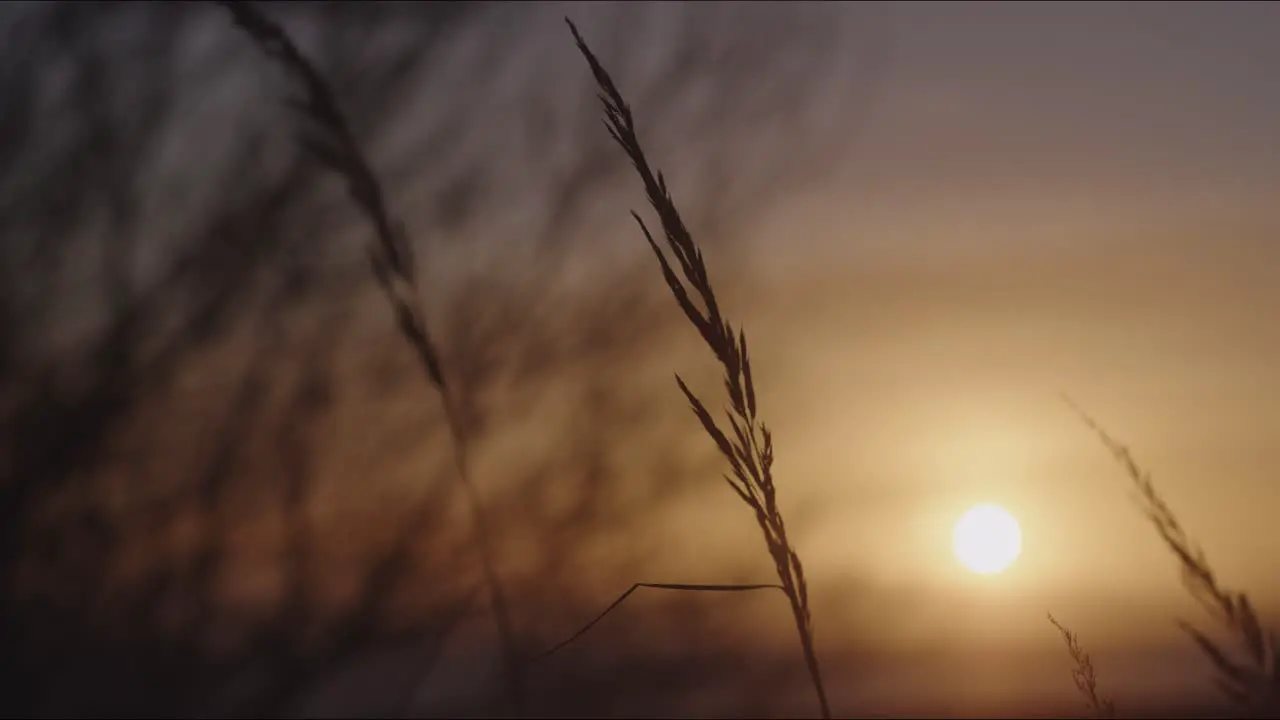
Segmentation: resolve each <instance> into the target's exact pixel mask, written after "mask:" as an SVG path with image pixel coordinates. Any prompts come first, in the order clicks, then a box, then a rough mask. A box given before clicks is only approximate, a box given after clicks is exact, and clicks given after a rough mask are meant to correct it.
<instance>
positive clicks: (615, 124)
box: [557, 18, 831, 718]
mask: <svg viewBox="0 0 1280 720" xmlns="http://www.w3.org/2000/svg"><path fill="white" fill-rule="evenodd" d="M565 22H566V23H568V25H569V30H570V32H572V33H573V37H574V40H575V41H576V42H577V45H578V50H579V51H580V52H581V53H582V55H583V57H584V58H586V61H587V64H588V65H589V66H590V67H591V72H592V74H593V75H594V76H595V79H596V84H597V85H598V86H599V88H600V94H599V98H600V102H601V104H602V105H603V107H604V114H605V126H606V128H607V129H608V130H609V134H610V135H611V136H612V137H613V139H614V140H615V141H616V142H617V143H618V145H619V147H621V148H622V150H623V151H624V152H625V153H626V154H627V157H628V158H630V159H631V162H632V164H633V166H634V167H635V170H636V173H637V174H638V175H639V176H640V180H641V181H642V182H643V183H644V188H645V194H646V195H647V197H648V199H649V203H650V205H652V206H653V209H654V211H655V212H657V214H658V218H659V221H660V224H661V226H662V229H663V231H664V234H665V239H666V245H667V247H668V248H669V249H670V251H671V253H672V254H673V255H674V256H675V258H676V262H677V263H678V264H679V267H680V273H679V275H677V273H676V271H675V270H674V269H673V267H672V264H671V262H670V261H669V260H668V259H667V256H666V254H665V253H664V252H663V250H662V249H661V248H660V247H659V246H658V243H657V241H656V240H655V239H654V237H653V234H652V233H651V232H650V231H649V228H648V226H647V225H646V224H645V222H644V220H643V219H641V217H640V215H639V214H637V213H636V212H634V211H632V213H631V215H632V217H634V218H635V220H636V223H637V224H638V225H639V226H640V231H641V232H642V233H644V237H645V240H646V241H648V243H649V247H650V248H651V249H652V250H653V253H654V255H655V256H656V257H657V259H658V265H659V267H660V268H661V270H662V277H663V279H664V280H666V283H667V286H668V287H669V288H670V289H671V293H672V295H673V296H674V297H675V299H676V302H677V304H678V305H679V306H680V309H681V310H682V311H683V312H684V314H685V317H687V318H688V319H689V322H691V323H692V324H693V326H694V327H695V328H696V329H697V331H698V334H699V335H701V337H702V339H703V341H704V342H706V344H707V347H708V348H709V349H710V350H711V352H712V354H713V355H715V357H716V359H717V360H718V361H719V362H720V364H721V366H722V367H723V369H724V386H725V390H726V392H727V393H728V396H729V404H730V407H729V410H728V411H727V412H726V416H727V419H728V422H729V427H730V428H731V430H732V432H733V439H732V440H731V439H730V438H729V436H728V435H727V434H726V433H725V431H723V430H722V429H721V428H720V426H719V425H718V424H717V423H716V421H715V420H714V419H713V418H712V417H711V413H710V412H709V411H708V410H707V408H706V405H705V404H704V403H703V402H702V401H701V400H700V399H699V398H698V397H697V396H696V395H695V394H694V393H693V391H691V390H690V389H689V387H688V386H687V385H686V384H685V382H684V380H683V379H682V378H681V377H680V375H679V374H677V375H676V383H677V384H678V385H679V387H680V390H681V392H683V393H684V396H685V398H687V399H688V401H689V404H690V406H691V407H692V409H693V412H694V414H695V415H697V417H698V420H699V421H700V422H701V423H702V427H703V428H704V429H705V430H706V432H707V434H708V435H709V436H711V439H712V440H713V441H715V444H716V447H717V448H718V449H719V450H720V452H721V454H722V455H724V457H725V459H726V460H728V461H729V465H730V467H731V468H732V470H733V476H732V477H730V476H729V475H725V476H724V479H725V481H726V482H727V483H728V484H729V487H731V488H732V489H733V491H734V492H735V493H736V494H737V495H738V497H739V498H741V499H742V501H743V502H744V503H746V504H747V506H748V507H750V508H751V509H752V511H753V512H754V513H755V517H756V522H757V524H758V525H759V526H760V530H761V532H762V533H763V535H764V540H765V545H766V547H767V548H768V551H769V555H770V557H771V558H772V559H773V562H774V568H775V570H776V571H777V574H778V579H779V580H780V581H781V585H778V586H771V585H751V586H708V585H683V584H667V583H640V584H637V585H634V586H632V587H631V588H630V589H628V590H627V591H626V592H625V593H623V595H622V597H620V598H619V599H618V600H616V601H615V602H614V603H613V604H612V605H610V606H609V608H608V609H607V610H605V612H604V613H602V614H601V616H600V617H603V615H604V614H607V613H608V612H609V611H610V610H612V609H613V608H615V607H617V606H618V605H619V604H620V603H621V602H622V601H623V600H625V599H626V598H627V596H629V595H630V594H631V593H632V592H634V591H635V590H636V589H637V588H639V587H653V588H660V589H671V590H692V591H709V590H714V591H743V590H758V589H764V588H768V587H779V588H780V589H781V590H782V591H783V592H784V593H785V594H786V596H787V599H788V600H789V601H790V603H791V611H792V614H793V616H794V619H795V624H796V632H797V633H798V634H799V637H800V645H801V648H802V650H803V652H804V658H805V664H806V666H807V668H808V671H809V677H810V678H811V680H812V681H813V687H814V691H815V692H816V693H817V696H818V704H819V706H820V708H821V710H822V716H823V717H824V718H829V717H830V716H831V709H830V706H829V705H828V702H827V695H826V690H825V688H824V686H823V683H822V672H821V667H820V665H819V662H818V656H817V652H816V650H815V648H814V642H813V619H812V616H811V614H810V611H809V588H808V584H807V582H806V581H805V576H804V567H803V565H802V564H801V562H800V556H799V555H798V554H797V553H796V551H795V548H794V546H793V545H792V544H791V541H790V540H789V539H788V537H787V529H786V524H785V523H784V521H783V517H782V511H781V509H780V508H779V507H778V500H777V489H776V486H775V484H774V479H773V435H772V433H771V432H770V431H769V428H768V427H767V426H766V425H765V423H764V422H763V421H762V420H760V418H759V416H758V415H757V410H758V408H757V406H756V390H755V384H754V382H753V381H752V377H751V360H750V356H749V354H748V352H747V337H746V333H745V331H743V330H741V329H739V330H737V331H735V330H734V328H733V325H732V324H731V323H730V322H729V320H728V319H727V318H725V317H724V316H723V315H722V314H721V311H720V306H719V303H718V302H717V300H716V296H715V293H714V291H713V290H712V286H711V280H710V278H709V276H708V273H707V268H706V265H705V263H704V262H703V258H702V250H701V248H699V247H698V245H697V243H696V242H695V241H694V239H693V236H692V235H691V234H690V232H689V230H688V228H687V227H686V226H685V223H684V220H683V219H682V218H681V216H680V213H679V211H678V210H677V209H676V205H675V201H674V200H673V199H672V197H671V193H670V192H669V191H668V190H667V185H666V181H665V180H664V179H663V177H662V173H661V172H657V173H655V171H654V170H653V169H652V168H651V166H650V165H649V161H648V159H647V158H646V157H645V155H644V151H643V149H642V148H641V146H640V141H639V138H638V137H637V136H636V129H635V122H634V119H633V117H632V114H631V108H630V106H628V105H627V102H626V100H624V99H623V97H622V94H621V92H620V91H619V90H618V88H617V86H616V85H614V82H613V79H612V78H610V76H609V73H608V72H607V71H605V69H604V67H603V66H602V65H601V64H600V62H599V60H597V59H596V57H595V55H594V54H593V53H592V52H591V49H590V48H589V47H588V46H587V43H586V41H585V40H583V38H582V35H581V34H580V33H579V32H578V28H577V27H576V26H574V24H573V22H572V21H571V20H569V19H568V18H566V19H565ZM694 295H696V296H697V297H698V299H699V301H700V304H701V307H699V303H698V302H695V301H694V299H693V296H694ZM600 617H597V618H596V619H595V620H593V621H592V622H591V623H590V624H588V626H587V627H586V628H584V629H583V630H582V631H579V632H578V633H576V634H575V635H574V636H573V637H571V638H570V639H569V640H568V641H565V643H567V642H570V641H572V640H573V639H574V638H576V637H577V636H579V635H581V633H582V632H585V630H586V629H589V628H590V627H591V625H594V624H595V623H596V622H599V620H600ZM565 643H561V644H560V645H558V646H557V648H558V647H562V646H563V645H564V644H565Z"/></svg>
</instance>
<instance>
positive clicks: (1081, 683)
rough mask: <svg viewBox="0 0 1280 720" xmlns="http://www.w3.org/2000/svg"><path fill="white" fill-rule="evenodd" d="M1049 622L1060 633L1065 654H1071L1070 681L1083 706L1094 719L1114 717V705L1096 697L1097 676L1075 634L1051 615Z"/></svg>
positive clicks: (1091, 662) (1090, 659)
mask: <svg viewBox="0 0 1280 720" xmlns="http://www.w3.org/2000/svg"><path fill="white" fill-rule="evenodd" d="M1049 622H1051V623H1053V626H1054V627H1056V628H1058V632H1060V633H1062V640H1063V642H1065V643H1066V644H1067V652H1068V653H1070V654H1071V659H1072V661H1074V662H1075V664H1076V666H1075V667H1074V668H1071V679H1072V680H1074V681H1075V683H1076V689H1077V690H1079V691H1080V695H1081V696H1082V697H1083V698H1084V702H1085V705H1086V706H1088V708H1089V710H1090V711H1091V712H1092V713H1093V715H1094V717H1098V718H1113V717H1115V716H1116V708H1115V705H1114V704H1113V703H1112V702H1111V701H1110V700H1108V699H1106V698H1104V697H1102V696H1100V695H1098V676H1097V674H1096V673H1095V672H1094V669H1093V660H1092V658H1090V657H1089V653H1087V652H1085V651H1084V648H1082V647H1080V639H1079V638H1078V637H1077V636H1076V634H1075V633H1073V632H1071V631H1070V630H1068V629H1067V628H1066V627H1065V626H1064V625H1063V624H1062V623H1060V622H1058V621H1057V619H1056V618H1054V617H1053V615H1049Z"/></svg>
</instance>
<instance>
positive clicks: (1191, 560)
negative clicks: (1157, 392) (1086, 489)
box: [1066, 399, 1280, 717]
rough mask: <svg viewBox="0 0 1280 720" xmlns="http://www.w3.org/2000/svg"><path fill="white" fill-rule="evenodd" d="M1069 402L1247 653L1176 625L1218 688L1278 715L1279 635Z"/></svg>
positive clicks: (1120, 451) (1189, 579)
mask: <svg viewBox="0 0 1280 720" xmlns="http://www.w3.org/2000/svg"><path fill="white" fill-rule="evenodd" d="M1066 402H1067V404H1068V405H1069V406H1070V407H1071V409H1072V410H1074V411H1075V413H1076V414H1077V415H1078V416H1079V417H1080V419H1081V420H1082V421H1083V422H1084V423H1085V425H1087V426H1088V427H1089V429H1091V430H1092V431H1093V432H1094V434H1095V435H1097V437H1098V439H1099V440H1101V441H1102V444H1103V445H1104V446H1105V447H1106V448H1107V450H1108V451H1109V452H1110V453H1111V455H1112V457H1114V458H1115V459H1116V461H1118V462H1119V463H1120V465H1121V467H1123V468H1124V472H1125V474H1126V475H1127V476H1128V478H1129V480H1130V482H1131V483H1132V485H1133V487H1134V489H1135V490H1136V491H1137V497H1138V502H1139V505H1140V506H1141V508H1142V512H1143V514H1144V515H1145V516H1146V518H1147V520H1148V521H1150V522H1151V524H1152V526H1153V527H1154V528H1155V529H1156V532H1157V533H1159V535H1160V539H1161V540H1163V541H1164V544H1165V547H1167V548H1168V549H1169V551H1170V552H1172V553H1173V555H1174V557H1176V558H1177V560H1178V566H1179V569H1180V571H1181V574H1182V584H1183V587H1185V588H1186V589H1187V592H1189V593H1190V594H1191V596H1192V597H1193V598H1194V599H1195V600H1196V602H1197V604H1199V605H1200V607H1201V608H1203V609H1204V610H1205V612H1206V613H1207V614H1208V615H1209V616H1210V617H1211V618H1212V619H1213V621H1214V622H1215V623H1216V624H1217V625H1218V626H1219V627H1221V628H1222V629H1224V630H1226V631H1227V632H1228V633H1230V634H1231V635H1233V636H1234V639H1235V640H1236V643H1237V644H1238V645H1239V646H1240V647H1241V648H1242V649H1243V650H1244V660H1243V661H1239V660H1237V659H1234V658H1233V657H1232V655H1233V653H1231V652H1229V651H1228V650H1225V649H1224V648H1223V647H1222V646H1221V645H1219V644H1218V643H1215V642H1214V641H1213V640H1211V639H1210V638H1209V636H1208V635H1207V634H1206V633H1205V632H1204V631H1203V630H1201V629H1199V628H1197V627H1195V626H1194V625H1192V624H1191V623H1189V622H1187V621H1185V620H1179V621H1178V626H1179V627H1181V628H1182V629H1183V631H1184V632H1186V633H1187V635H1189V636H1190V637H1191V639H1192V641H1193V642H1194V643H1195V644H1196V647H1198V648H1199V649H1200V651H1201V652H1202V653H1203V654H1204V655H1205V657H1207V658H1208V659H1209V661H1210V662H1211V663H1212V664H1213V667H1214V670H1215V671H1216V673H1217V677H1216V678H1215V680H1216V682H1217V685H1218V687H1219V688H1220V689H1221V691H1222V692H1223V693H1224V694H1225V695H1226V696H1227V697H1228V698H1229V699H1230V700H1231V701H1232V702H1233V703H1235V704H1236V705H1237V706H1238V707H1239V708H1240V709H1241V710H1244V711H1248V712H1252V713H1261V714H1262V715H1263V716H1267V717H1274V714H1275V713H1276V711H1277V710H1280V642H1277V638H1276V634H1275V632H1274V631H1273V630H1268V629H1266V628H1263V627H1262V623H1261V622H1260V621H1259V619H1258V615H1257V612H1255V611H1254V608H1253V604H1252V603H1251V602H1250V601H1249V598H1248V596H1246V595H1245V593H1243V592H1234V591H1231V590H1228V589H1226V588H1225V587H1223V586H1222V584H1221V583H1220V582H1219V581H1218V578H1217V575H1216V574H1215V573H1214V571H1213V569H1212V568H1211V567H1210V566H1209V561H1208V559H1207V558H1206V557H1205V554H1204V552H1203V551H1202V550H1201V549H1200V548H1199V546H1197V545H1196V544H1195V543H1194V542H1192V540H1191V538H1190V536H1189V535H1188V534H1187V531H1186V530H1185V529H1184V528H1183V527H1182V524H1181V523H1179V522H1178V519H1177V517H1176V516H1174V514H1173V510H1172V509H1170V507H1169V505H1168V504H1167V503H1166V502H1165V501H1164V499H1163V498H1162V497H1160V495H1159V493H1158V492H1157V491H1156V487H1155V483H1154V482H1153V481H1152V479H1151V474H1150V473H1149V472H1147V471H1146V470H1143V469H1142V467H1141V466H1139V465H1138V462H1137V460H1135V459H1134V457H1133V453H1132V452H1131V451H1130V450H1129V448H1128V447H1126V446H1125V445H1123V444H1121V443H1120V442H1118V441H1117V440H1115V439H1114V438H1112V437H1111V435H1109V434H1108V433H1107V432H1106V431H1105V430H1103V429H1102V426H1101V425H1099V424H1098V423H1097V422H1096V421H1095V420H1094V419H1093V418H1092V417H1091V416H1089V415H1088V414H1086V413H1085V412H1084V411H1083V410H1081V409H1080V407H1079V406H1077V405H1076V404H1075V403H1074V402H1072V401H1071V400H1070V399H1066Z"/></svg>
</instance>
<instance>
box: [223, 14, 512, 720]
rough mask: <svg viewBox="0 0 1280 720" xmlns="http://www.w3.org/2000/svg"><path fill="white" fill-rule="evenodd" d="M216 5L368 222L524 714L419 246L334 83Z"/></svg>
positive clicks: (254, 20)
mask: <svg viewBox="0 0 1280 720" xmlns="http://www.w3.org/2000/svg"><path fill="white" fill-rule="evenodd" d="M217 4H219V5H221V6H222V7H224V8H226V9H227V11H228V12H230V13H231V16H232V18H233V19H234V21H235V23H236V25H237V26H239V27H240V29H241V30H243V31H244V32H245V33H246V34H247V35H248V36H249V37H250V38H251V39H252V40H253V41H254V43H255V44H256V45H257V46H258V48H259V49H260V50H261V51H262V52H263V53H264V54H265V55H266V56H267V57H268V58H269V59H270V60H272V61H273V62H275V63H276V65H278V66H279V67H280V68H281V69H282V70H284V72H285V74H286V75H288V76H289V77H290V78H291V79H292V80H293V81H294V82H295V83H296V84H297V85H298V86H300V88H301V90H302V95H303V97H302V98H301V99H298V100H294V101H292V102H291V104H292V105H293V107H294V109H295V110H297V112H298V114H299V115H300V116H301V117H302V118H303V119H304V120H305V121H307V123H308V126H309V127H308V131H307V132H306V133H305V134H304V135H303V138H302V144H303V146H304V148H305V149H306V150H308V151H309V152H310V153H311V154H312V155H313V156H314V157H315V158H316V159H317V160H319V161H320V162H321V163H322V164H324V165H325V166H326V167H328V168H329V169H330V170H331V171H333V172H334V173H335V174H337V175H338V176H339V177H341V178H342V179H344V180H345V181H346V183H347V190H348V193H349V194H350V197H351V199H352V201H353V202H354V203H355V205H356V207H357V208H359V210H360V211H361V212H362V213H363V214H364V216H365V217H366V218H367V219H368V221H369V224H370V226H371V230H372V232H371V233H370V237H369V244H368V248H367V250H368V256H369V263H370V265H371V267H372V269H373V275H374V277H375V278H376V279H377V282H378V285H379V287H381V289H382V291H383V294H384V295H385V296H386V299H387V301H388V303H389V304H390V305H391V309H392V312H393V313H394V315H395V319H396V323H397V327H398V329H399V331H400V334H401V335H402V336H403V337H404V339H405V341H406V342H408V343H409V345H410V346H411V347H412V348H413V351H414V352H415V354H416V355H417V358H418V363H419V365H420V366H421V367H422V370H423V372H424V373H425V374H426V378H427V381H428V382H429V383H430V384H431V386H432V387H434V388H435V389H436V391H437V392H438V393H439V395H440V399H441V403H442V405H443V407H444V414H445V419H446V423H447V424H448V427H449V433H450V436H451V440H452V447H453V456H454V462H455V465H456V467H457V473H458V479H459V481H460V484H461V487H462V490H463V492H464V494H465V497H466V499H467V503H468V505H469V507H470V509H471V519H472V537H473V542H474V545H475V548H476V550H477V553H478V555H479V557H480V565H481V567H482V570H483V573H484V578H485V584H486V585H487V587H488V591H489V598H490V605H491V608H492V614H493V620H494V624H495V626H496V628H497V632H498V637H499V640H500V643H501V646H502V652H503V660H504V668H505V672H506V679H507V685H508V692H509V695H510V701H511V704H512V707H513V709H514V710H515V712H516V714H517V715H519V716H523V715H524V679H523V675H524V671H523V664H524V663H523V661H522V659H521V657H520V651H519V647H518V645H517V641H516V633H515V628H514V625H513V623H512V620H511V613H510V611H509V609H508V607H507V600H506V593H505V591H504V589H503V586H502V583H501V580H500V578H499V577H498V573H497V570H496V567H495V562H494V556H493V550H492V548H490V546H489V537H490V531H489V521H488V518H487V516H486V512H485V507H484V502H483V500H482V498H481V496H480V493H479V490H478V489H477V488H476V486H475V484H474V483H473V482H472V480H471V474H470V470H469V467H468V453H467V449H468V438H467V433H466V429H465V427H464V426H463V423H462V421H461V418H460V416H459V412H458V398H456V397H455V395H454V390H453V387H452V385H451V384H450V383H449V382H448V379H447V375H446V373H445V371H444V367H443V365H442V363H441V361H440V353H439V352H438V350H437V349H436V346H435V344H434V343H433V341H432V339H431V335H430V333H429V332H428V327H427V320H426V314H425V312H424V311H423V307H422V301H421V299H420V288H419V286H418V281H417V276H416V271H415V265H414V259H413V249H412V246H411V244H410V242H409V239H408V237H407V236H406V233H405V229H404V226H403V225H402V224H401V223H400V222H398V221H397V220H396V219H395V218H394V216H393V215H392V214H391V212H390V210H389V209H388V206H387V201H386V195H385V193H384V192H383V190H382V185H381V183H380V182H379V181H378V178H377V176H376V175H375V174H374V172H373V169H372V168H371V166H370V164H369V162H368V161H367V160H366V159H365V156H364V154H363V153H362V152H361V150H360V147H359V144H358V143H357V142H356V139H355V135H354V134H353V133H352V132H351V129H350V127H349V125H348V123H347V121H346V118H345V116H344V115H343V113H342V111H341V110H340V109H339V106H338V103H337V100H336V99H335V98H334V96H333V93H332V91H331V90H330V88H329V86H328V84H327V83H326V82H325V80H324V78H323V77H322V76H321V74H320V73H319V71H318V70H317V69H316V68H315V66H314V65H312V63H311V62H310V61H308V60H307V58H306V57H305V56H304V55H303V54H302V52H301V51H300V50H299V49H298V47H297V46H296V45H295V44H294V43H293V41H292V40H291V39H290V38H289V36H288V34H287V33H285V31H284V29H283V28H282V27H280V26H279V25H278V24H276V23H275V22H274V21H272V20H271V19H270V18H268V17H266V16H265V15H263V14H262V13H260V12H259V11H258V10H257V9H255V8H254V6H253V5H252V4H250V3H247V2H231V1H227V0H217ZM425 511H426V508H425V507H422V508H420V511H419V512H418V513H413V514H412V515H414V516H418V515H422V514H424V513H425Z"/></svg>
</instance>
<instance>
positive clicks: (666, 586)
mask: <svg viewBox="0 0 1280 720" xmlns="http://www.w3.org/2000/svg"><path fill="white" fill-rule="evenodd" d="M641 588H650V589H653V590H687V591H694V592H750V591H752V590H783V591H784V592H785V590H784V588H783V587H782V586H781V585H778V584H777V583H773V584H764V585H689V584H685V583H636V584H634V585H632V586H631V587H629V588H627V590H626V592H624V593H622V594H621V595H619V596H618V599H617V600H614V601H613V602H612V603H610V604H609V607H607V608H605V609H604V611H603V612H601V613H600V614H599V615H597V616H595V618H594V619H593V620H592V621H591V622H589V623H587V624H586V625H583V626H582V629H580V630H578V631H577V632H575V633H574V634H572V635H570V636H569V637H567V638H565V639H564V640H561V641H560V642H558V643H556V644H555V645H554V646H552V647H551V648H550V649H549V650H546V651H544V652H542V653H540V654H538V655H535V656H534V657H533V659H534V660H542V659H544V658H547V657H550V656H551V655H554V654H555V653H556V652H559V651H560V650H562V649H564V648H565V647H566V646H568V645H569V644H571V643H573V641H575V640H577V639H578V638H580V637H582V636H583V635H586V634H587V631H588V630H590V629H591V628H593V627H595V626H596V625H597V624H599V622H600V621H601V620H604V619H605V616H607V615H608V614H609V613H611V612H613V611H614V610H615V609H617V607H618V606H619V605H621V604H622V603H623V602H624V601H625V600H626V599H627V598H629V597H631V594H632V593H634V592H635V591H637V590H639V589H641Z"/></svg>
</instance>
